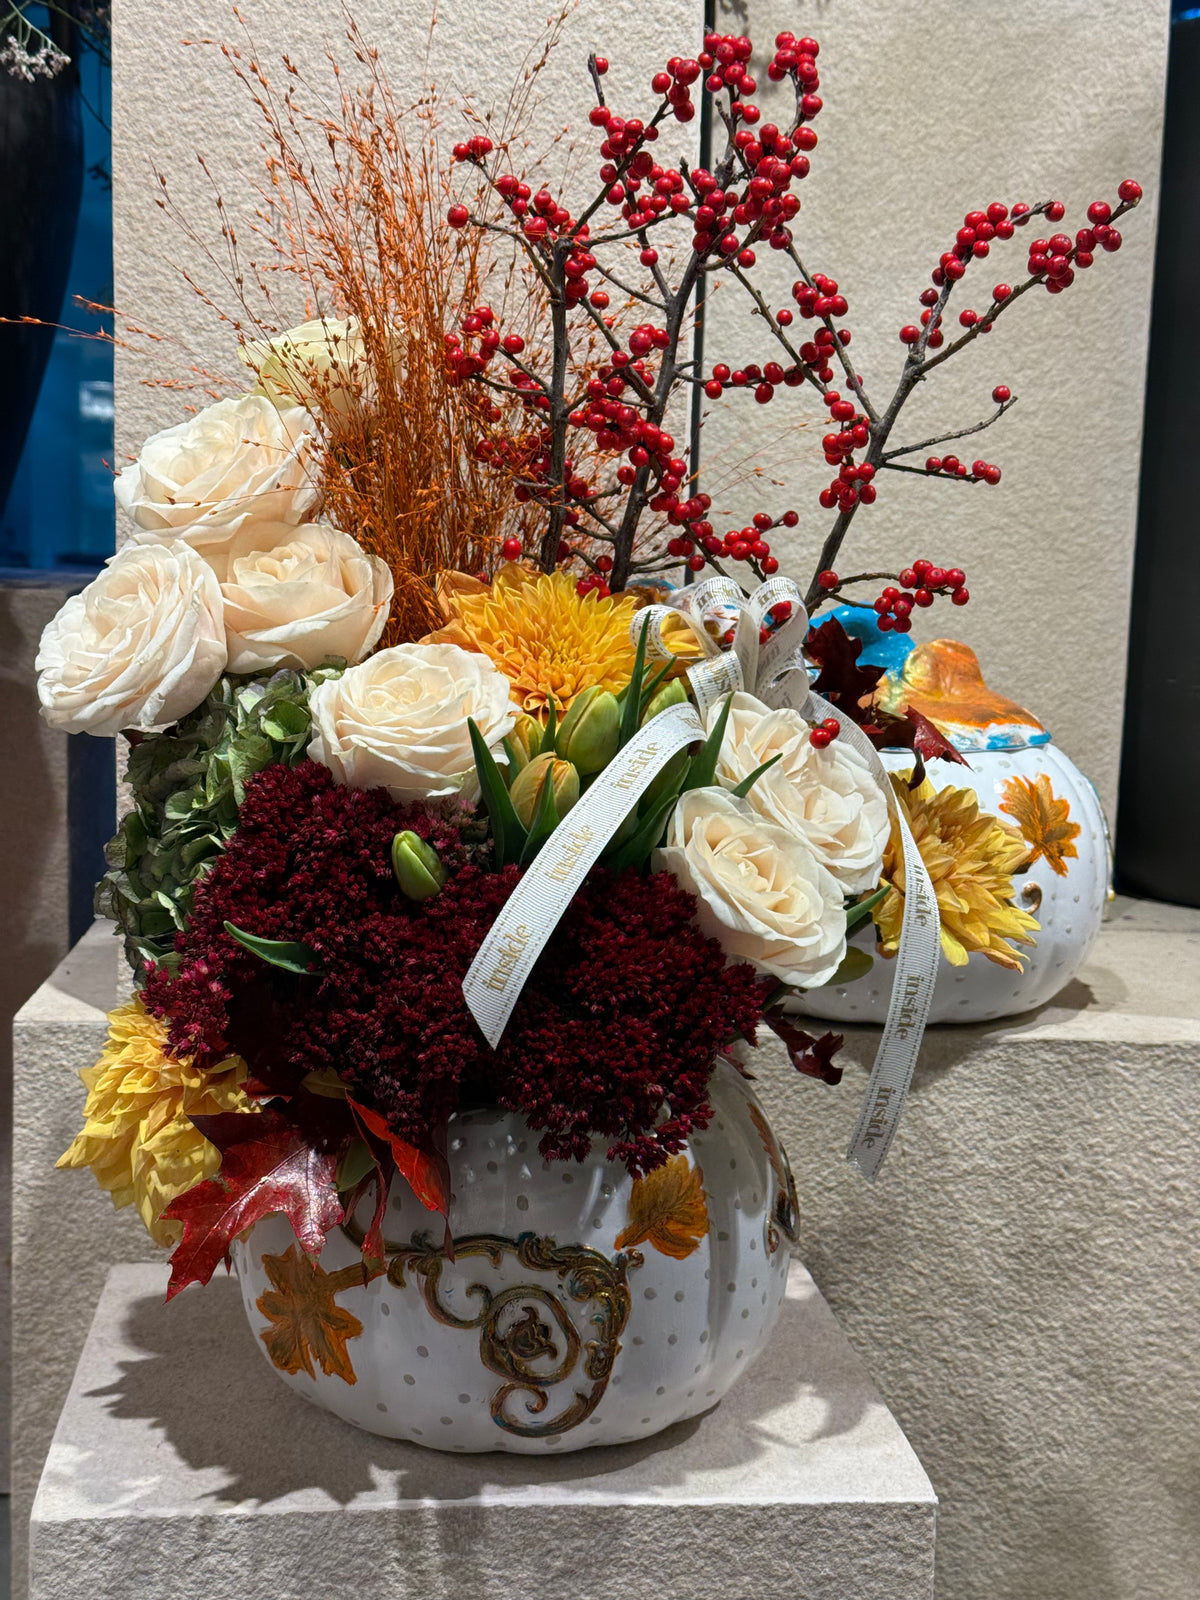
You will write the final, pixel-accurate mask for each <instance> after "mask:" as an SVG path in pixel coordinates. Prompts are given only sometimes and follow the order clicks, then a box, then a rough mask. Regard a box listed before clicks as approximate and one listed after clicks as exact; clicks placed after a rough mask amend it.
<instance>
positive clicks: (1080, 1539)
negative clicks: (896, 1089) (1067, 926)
mask: <svg viewBox="0 0 1200 1600" xmlns="http://www.w3.org/2000/svg"><path fill="white" fill-rule="evenodd" d="M811 1026H817V1027H824V1026H828V1024H812V1025H811ZM835 1026H837V1025H836V1024H835ZM877 1042H878V1034H877V1033H875V1032H874V1031H871V1030H867V1029H847V1030H846V1050H845V1054H844V1056H843V1059H848V1060H849V1061H850V1063H851V1065H849V1066H848V1067H847V1070H846V1075H845V1078H844V1080H843V1082H842V1084H841V1085H840V1086H839V1087H838V1088H837V1089H829V1088H826V1086H825V1085H823V1084H816V1083H804V1084H799V1083H797V1082H796V1081H795V1074H794V1073H792V1072H791V1069H790V1068H789V1067H788V1066H787V1065H786V1063H785V1062H784V1061H783V1060H782V1059H781V1058H780V1056H779V1055H778V1054H776V1058H775V1060H773V1061H772V1060H767V1059H762V1057H765V1055H766V1052H760V1061H759V1062H758V1063H757V1064H756V1066H755V1072H756V1074H757V1076H758V1081H757V1083H756V1084H755V1089H756V1092H757V1093H758V1096H759V1098H760V1100H761V1101H762V1103H763V1106H764V1108H765V1109H766V1111H767V1113H768V1115H769V1117H770V1120H771V1124H772V1126H773V1127H774V1128H775V1130H776V1132H777V1133H778V1134H779V1136H780V1138H781V1139H782V1140H783V1142H784V1144H785V1145H786V1146H787V1150H788V1154H789V1155H790V1157H791V1160H792V1167H793V1169H794V1171H795V1174H796V1185H797V1189H798V1192H799V1197H800V1219H801V1223H800V1226H801V1234H800V1241H799V1245H798V1248H799V1251H800V1253H801V1255H802V1256H803V1258H804V1260H805V1262H806V1263H807V1265H808V1266H809V1268H810V1269H811V1271H812V1274H813V1276H814V1278H815V1279H816V1281H817V1282H818V1284H820V1286H821V1290H822V1292H823V1293H824V1294H825V1295H827V1296H828V1298H829V1302H830V1304H831V1305H832V1307H833V1310H834V1312H835V1314H836V1316H837V1318H838V1320H839V1322H840V1323H841V1325H842V1326H843V1328H845V1330H846V1332H847V1334H848V1335H849V1337H850V1339H851V1341H852V1343H853V1344H854V1345H855V1346H856V1348H857V1349H858V1350H860V1351H861V1352H862V1353H863V1355H864V1356H865V1357H866V1359H867V1361H868V1362H869V1363H870V1367H871V1371H872V1373H873V1374H874V1375H875V1376H876V1378H877V1379H878V1381H879V1384H880V1387H881V1389H882V1390H883V1393H884V1395H885V1396H886V1397H887V1401H888V1404H889V1405H890V1406H891V1407H892V1408H893V1410H894V1411H895V1413H896V1415H897V1417H898V1418H899V1420H900V1423H901V1425H902V1426H903V1427H904V1430H905V1432H906V1433H907V1434H908V1437H909V1438H910V1439H911V1440H912V1442H913V1445H914V1446H915V1448H916V1450H917V1451H918V1453H919V1455H920V1457H921V1460H922V1461H923V1462H924V1464H925V1466H926V1468H927V1469H928V1471H929V1473H930V1476H931V1477H932V1479H933V1481H934V1483H935V1484H936V1485H937V1487H938V1493H939V1495H940V1497H941V1513H940V1516H939V1521H938V1581H937V1593H938V1596H939V1600H1142V1597H1143V1596H1153V1597H1154V1600H1195V1596H1196V1593H1197V1573H1200V1519H1198V1518H1197V1516H1196V1459H1197V1457H1196V1440H1197V1438H1198V1437H1200V1383H1198V1381H1197V1373H1198V1372H1200V1334H1198V1331H1197V1317H1196V1307H1197V1306H1198V1305H1200V1252H1198V1251H1197V1249H1196V1218H1197V1216H1200V1166H1198V1165H1197V1161H1196V1123H1197V1119H1196V1112H1195V1103H1194V1102H1195V1082H1196V1073H1197V1068H1198V1067H1200V912H1195V911H1188V910H1186V909H1184V908H1181V907H1174V906H1161V905H1155V904H1153V903H1151V902H1136V901H1121V900H1118V901H1117V903H1116V905H1115V906H1114V907H1112V916H1111V918H1110V920H1109V922H1108V923H1107V924H1106V925H1105V926H1104V928H1103V929H1102V930H1101V933H1100V938H1099V940H1098V942H1097V945H1096V948H1095V949H1094V950H1093V952H1092V955H1091V956H1090V958H1089V960H1088V962H1087V964H1086V965H1085V966H1084V968H1083V969H1082V971H1081V973H1080V975H1079V977H1078V978H1077V979H1076V980H1075V981H1074V982H1073V983H1072V984H1070V985H1069V986H1068V988H1067V989H1066V990H1065V991H1064V992H1063V993H1062V994H1061V995H1059V996H1058V997H1057V999H1055V1000H1054V1001H1052V1002H1051V1003H1050V1004H1049V1005H1046V1006H1043V1007H1042V1008H1041V1009H1040V1010H1039V1011H1035V1012H1033V1013H1032V1014H1031V1015H1029V1016H1025V1017H1013V1018H1009V1019H1008V1020H1006V1021H1004V1022H1001V1023H990V1024H985V1025H981V1026H978V1027H957V1028H954V1027H939V1028H934V1029H931V1030H930V1032H929V1033H928V1034H927V1035H926V1037H925V1043H924V1046H923V1048H922V1052H921V1060H920V1063H919V1064H918V1067H917V1072H916V1077H915V1079H914V1082H913V1089H912V1094H911V1095H910V1097H909V1101H908V1105H907V1107H906V1110H905V1113H904V1120H903V1122H902V1124H901V1126H900V1131H899V1133H898V1135H897V1137H896V1140H895V1143H894V1144H893V1146H892V1150H891V1153H890V1155H889V1156H888V1160H887V1163H886V1164H885V1166H884V1168H883V1171H882V1172H881V1173H880V1175H879V1178H878V1181H877V1182H876V1183H875V1184H874V1185H873V1186H872V1185H869V1184H866V1183H864V1182H863V1180H862V1179H861V1177H859V1175H858V1174H857V1173H856V1172H854V1171H852V1170H851V1169H850V1168H849V1167H848V1166H846V1165H845V1163H844V1162H843V1161H842V1160H841V1153H842V1151H843V1150H844V1149H845V1146H846V1143H847V1141H848V1139H849V1137H850V1132H851V1129H852V1127H853V1125H854V1120H855V1117H856V1115H857V1111H858V1101H859V1097H860V1095H861V1094H862V1090H863V1088H864V1085H865V1067H866V1064H868V1063H869V1062H870V1060H871V1058H872V1055H873V1053H874V1049H875V1046H876V1044H877ZM856 1062H857V1063H859V1065H854V1063H856Z"/></svg>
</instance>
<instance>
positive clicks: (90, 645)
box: [36, 540, 226, 737]
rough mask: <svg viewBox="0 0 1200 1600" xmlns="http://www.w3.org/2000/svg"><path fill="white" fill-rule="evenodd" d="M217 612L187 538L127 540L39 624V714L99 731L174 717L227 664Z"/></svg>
mask: <svg viewBox="0 0 1200 1600" xmlns="http://www.w3.org/2000/svg"><path fill="white" fill-rule="evenodd" d="M222 611H223V606H222V601H221V589H220V586H219V584H218V583H217V580H216V577H215V576H214V574H213V571H212V568H211V567H210V566H208V565H207V563H206V562H204V561H202V560H201V559H200V557H199V556H198V555H197V554H196V552H195V551H194V550H192V549H190V548H189V547H188V546H187V545H186V544H182V543H181V542H180V541H179V540H173V541H172V542H171V543H170V544H153V545H136V544H127V545H125V547H124V548H123V549H121V550H119V551H118V552H117V554H116V555H115V556H113V557H112V558H111V560H110V561H109V563H108V565H107V566H106V567H105V568H104V569H103V571H102V572H100V573H99V575H98V576H97V577H96V578H94V579H93V581H92V582H91V583H89V584H88V586H87V588H86V589H84V590H83V592H82V593H81V594H76V595H72V596H71V598H70V599H69V600H68V601H67V603H66V605H64V606H63V608H62V610H61V611H60V612H59V613H58V615H57V616H56V617H55V618H54V619H53V620H52V621H51V622H49V623H47V625H46V628H45V630H44V632H43V633H42V642H41V646H40V648H39V650H38V654H37V662H36V665H37V670H38V674H39V676H38V698H39V700H40V701H41V703H42V715H43V716H44V717H45V719H46V721H47V722H48V723H49V724H50V726H51V727H52V728H61V729H63V730H64V731H65V732H67V733H94V734H98V735H100V736H102V737H111V736H113V735H114V734H117V733H120V731H121V730H122V728H142V729H150V728H162V727H168V726H169V725H170V724H171V723H172V722H177V721H178V720H179V718H180V717H182V716H186V714H187V713H188V712H189V711H194V710H195V709H196V707H197V706H198V705H199V704H200V702H201V701H202V700H203V699H204V697H205V695H206V694H207V693H208V692H209V690H210V689H211V688H212V686H213V684H214V683H216V681H217V679H218V678H219V677H220V675H221V673H222V672H223V671H224V670H225V660H226V648H225V623H224V620H223V616H222Z"/></svg>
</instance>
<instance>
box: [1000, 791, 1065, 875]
mask: <svg viewBox="0 0 1200 1600" xmlns="http://www.w3.org/2000/svg"><path fill="white" fill-rule="evenodd" d="M1000 809H1001V811H1006V812H1007V813H1008V815H1009V816H1010V817H1015V818H1016V822H1017V826H1018V827H1019V828H1020V830H1021V837H1022V838H1023V839H1024V840H1025V842H1026V843H1027V844H1028V845H1029V846H1030V855H1029V864H1030V866H1032V865H1033V863H1034V862H1035V861H1036V860H1037V858H1038V857H1039V856H1041V857H1042V859H1043V860H1044V861H1045V862H1046V864H1047V866H1048V867H1049V868H1050V869H1051V871H1052V872H1056V873H1057V874H1058V876H1059V877H1060V878H1065V877H1066V875H1067V868H1066V860H1067V858H1068V857H1071V856H1077V855H1078V851H1077V850H1076V849H1075V846H1074V844H1073V843H1072V841H1073V840H1074V839H1077V838H1078V837H1079V824H1078V823H1077V822H1072V821H1071V820H1070V816H1071V807H1070V804H1069V802H1068V801H1066V800H1059V799H1056V798H1055V794H1054V791H1053V789H1052V788H1051V787H1050V779H1049V777H1048V776H1047V775H1046V773H1044V772H1039V773H1038V775H1037V777H1036V778H1010V779H1009V780H1008V782H1007V783H1006V784H1005V785H1004V799H1003V800H1002V801H1001V802H1000Z"/></svg>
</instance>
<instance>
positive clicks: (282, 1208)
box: [163, 1112, 342, 1300]
mask: <svg viewBox="0 0 1200 1600" xmlns="http://www.w3.org/2000/svg"><path fill="white" fill-rule="evenodd" d="M235 1116H236V1114H235ZM203 1120H205V1121H206V1122H208V1123H210V1124H211V1123H222V1124H224V1125H225V1126H223V1127H221V1128H220V1129H219V1130H218V1129H216V1128H214V1129H213V1132H216V1133H218V1136H222V1135H224V1136H225V1137H226V1139H227V1140H230V1139H233V1138H235V1137H236V1140H237V1142H226V1144H225V1148H224V1154H223V1159H222V1161H221V1170H220V1171H219V1172H218V1173H217V1175H216V1177H215V1178H208V1179H206V1180H205V1181H204V1182H203V1183H199V1184H197V1185H196V1187H195V1188H194V1189H189V1190H188V1191H187V1193H186V1194H181V1195H180V1196H179V1198H178V1199H177V1200H173V1201H172V1202H171V1204H170V1205H169V1206H168V1207H167V1208H166V1210H165V1211H164V1212H163V1216H165V1217H173V1218H174V1219H175V1220H176V1221H178V1222H182V1223H183V1239H182V1241H181V1242H180V1244H179V1245H178V1246H177V1247H176V1250H175V1253H174V1254H173V1255H172V1257H171V1281H170V1284H169V1285H168V1288H167V1299H168V1300H171V1299H173V1298H174V1297H175V1295H177V1294H178V1293H179V1291H180V1290H181V1289H183V1288H186V1286H187V1285H188V1284H189V1283H207V1282H208V1280H209V1279H210V1278H211V1277H212V1275H213V1273H214V1272H215V1271H216V1269H217V1267H218V1266H219V1265H220V1263H221V1262H222V1261H223V1260H224V1259H225V1257H226V1256H227V1255H228V1254H229V1247H230V1245H231V1244H232V1243H233V1241H234V1239H235V1238H236V1237H237V1236H238V1234H239V1233H243V1232H244V1231H245V1230H246V1229H247V1228H249V1227H252V1226H253V1224H254V1223H256V1222H258V1221H260V1220H261V1219H262V1218H263V1217H266V1216H270V1215H271V1214H272V1213H273V1212H277V1211H278V1212H282V1214H283V1215H284V1216H286V1217H287V1219H288V1221H289V1222H290V1223H291V1225H292V1230H293V1232H294V1233H295V1235H296V1238H297V1240H298V1242H299V1244H300V1246H301V1248H302V1249H303V1250H305V1251H307V1253H308V1254H309V1255H314V1256H315V1255H316V1254H317V1253H318V1252H319V1251H320V1249H321V1247H322V1245H323V1244H324V1243H325V1235H326V1234H327V1233H328V1232H329V1230H330V1229H331V1228H335V1227H336V1226H337V1225H338V1223H339V1222H341V1220H342V1203H341V1201H340V1200H339V1199H338V1193H337V1189H336V1187H335V1185H334V1173H335V1171H336V1169H337V1162H336V1159H335V1157H334V1156H333V1155H330V1154H328V1153H325V1152H323V1151H318V1150H314V1149H312V1147H311V1146H310V1145H309V1143H308V1140H307V1139H306V1138H305V1137H304V1136H303V1135H302V1134H301V1133H300V1132H298V1131H297V1129H295V1128H294V1127H292V1126H291V1125H290V1124H289V1123H287V1122H285V1121H284V1119H283V1118H282V1117H281V1116H279V1115H278V1113H275V1112H263V1113H260V1114H254V1115H246V1116H236V1120H237V1121H238V1122H245V1123H250V1122H254V1123H256V1124H257V1130H256V1132H255V1134H254V1135H253V1136H252V1137H245V1138H243V1137H242V1135H243V1134H246V1133H248V1132H249V1130H248V1129H246V1128H237V1129H233V1128H231V1127H229V1126H228V1124H229V1123H230V1121H231V1117H230V1116H224V1117H210V1118H205V1119H203ZM207 1136H208V1135H207V1134H206V1137H207Z"/></svg>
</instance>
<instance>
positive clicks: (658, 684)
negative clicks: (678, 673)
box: [641, 656, 675, 716]
mask: <svg viewBox="0 0 1200 1600" xmlns="http://www.w3.org/2000/svg"><path fill="white" fill-rule="evenodd" d="M674 669H675V657H674V656H672V657H671V659H670V660H669V661H664V662H663V664H662V666H661V667H659V669H658V671H657V672H656V673H655V674H654V676H653V677H652V678H651V679H650V682H649V683H648V684H647V685H646V687H645V688H644V689H643V690H642V708H641V709H642V715H643V716H645V714H646V707H647V706H648V705H649V704H650V702H651V700H653V699H654V696H655V695H656V694H657V693H658V691H659V690H660V689H661V688H662V686H663V680H664V679H665V678H666V677H667V676H668V674H669V673H671V672H673V671H674Z"/></svg>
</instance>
